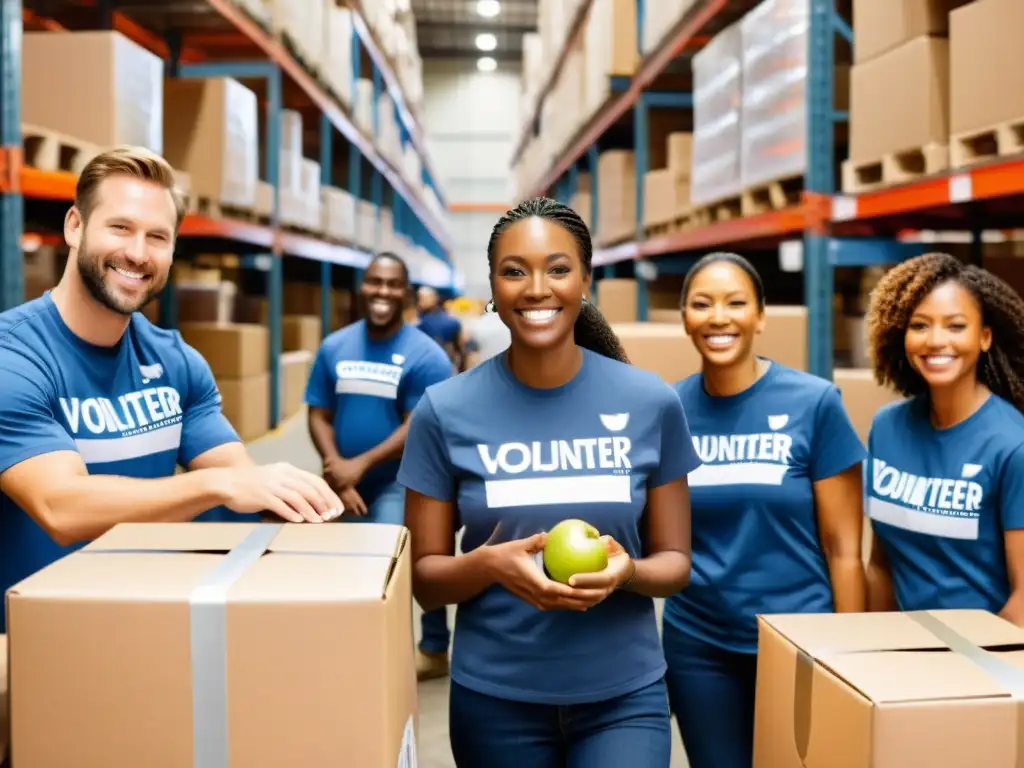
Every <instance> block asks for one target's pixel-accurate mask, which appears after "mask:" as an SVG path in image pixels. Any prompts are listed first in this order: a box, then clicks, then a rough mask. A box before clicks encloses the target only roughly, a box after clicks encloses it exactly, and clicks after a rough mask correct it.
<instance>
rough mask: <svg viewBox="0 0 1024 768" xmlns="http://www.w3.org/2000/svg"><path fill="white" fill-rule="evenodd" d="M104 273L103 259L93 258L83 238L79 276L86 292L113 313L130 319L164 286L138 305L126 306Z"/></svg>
mask: <svg viewBox="0 0 1024 768" xmlns="http://www.w3.org/2000/svg"><path fill="white" fill-rule="evenodd" d="M103 273H104V266H103V263H102V259H101V258H100V257H99V256H93V255H92V254H90V253H89V246H88V243H87V242H86V240H85V238H84V237H83V238H82V242H81V245H79V247H78V274H80V275H81V276H82V282H83V283H85V287H86V290H88V291H89V295H90V296H92V297H93V298H94V299H96V301H98V302H99V303H100V304H102V305H103V306H104V307H106V308H107V309H109V310H110V311H111V312H116V313H117V314H119V315H125V316H129V317H130V316H131V315H133V314H134V313H136V312H138V311H139V310H140V309H142V308H143V307H144V306H146V304H148V303H149V302H150V300H151V299H152V298H153V297H154V296H155V295H156V294H157V293H159V292H160V290H161V289H162V288H163V286H162V285H155V286H153V288H152V289H151V290H150V291H149V292H148V293H147V294H146V295H145V296H144V297H143V298H142V299H141V300H140V301H139V302H137V303H136V304H126V303H124V302H123V301H121V300H120V299H118V297H117V296H116V295H115V294H114V292H113V291H111V290H110V289H109V288H108V287H107V284H106V281H105V280H104V276H103Z"/></svg>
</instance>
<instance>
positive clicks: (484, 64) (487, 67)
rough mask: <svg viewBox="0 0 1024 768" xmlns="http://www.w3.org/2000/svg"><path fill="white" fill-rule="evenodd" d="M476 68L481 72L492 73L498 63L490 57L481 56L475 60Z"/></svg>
mask: <svg viewBox="0 0 1024 768" xmlns="http://www.w3.org/2000/svg"><path fill="white" fill-rule="evenodd" d="M476 68H477V69H479V70H480V71H481V72H493V71H494V70H496V69H497V68H498V62H496V61H495V60H494V58H493V57H491V56H481V57H480V58H479V59H477V60H476Z"/></svg>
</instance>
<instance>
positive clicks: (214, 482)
mask: <svg viewBox="0 0 1024 768" xmlns="http://www.w3.org/2000/svg"><path fill="white" fill-rule="evenodd" d="M182 217H183V206H182V202H181V198H180V195H179V194H178V193H177V190H176V189H175V186H174V177H173V171H172V170H171V167H170V166H169V165H168V164H167V162H166V161H165V160H164V159H163V158H161V157H159V156H157V155H154V154H152V153H151V152H149V151H147V150H144V149H138V148H133V147H122V148H117V149H114V150H111V151H109V152H106V153H103V154H101V155H99V156H97V157H96V158H95V159H94V160H92V161H91V162H90V163H89V165H88V166H87V167H86V168H85V169H84V170H83V172H82V175H81V177H80V178H79V181H78V185H77V188H76V194H75V202H74V205H73V206H72V207H71V209H70V210H69V211H68V213H67V215H66V217H65V220H64V237H65V239H66V241H67V244H68V246H69V249H70V252H69V256H68V262H67V267H66V268H65V271H64V275H63V277H62V279H61V281H60V283H59V284H58V285H57V286H56V287H55V288H54V289H53V290H52V291H47V292H46V293H45V294H44V295H43V296H41V297H40V298H38V299H35V300H33V301H29V302H27V303H25V304H22V305H21V306H18V307H16V308H14V309H11V310H8V311H6V312H3V313H0V372H2V373H0V381H2V385H0V590H2V591H4V592H6V590H7V589H8V588H9V587H11V586H12V585H13V584H15V583H17V582H18V581H20V580H21V579H23V578H25V577H27V576H29V575H31V574H32V573H33V572H35V571H37V570H39V569H40V568H43V567H44V566H46V565H48V564H50V563H51V562H53V561H54V560H56V559H58V558H59V557H61V556H63V555H64V554H66V553H68V552H70V551H73V550H74V549H76V548H78V547H79V546H81V545H82V544H83V543H85V542H87V541H89V540H91V539H93V538H95V537H97V536H99V535H100V534H102V533H104V532H105V531H106V530H108V529H109V528H111V527H113V526H114V525H116V524H118V523H123V522H186V521H191V520H193V519H195V518H196V517H197V516H199V515H201V514H202V513H204V512H206V511H208V510H211V509H213V508H216V507H222V508H226V509H229V510H232V511H233V512H238V513H257V512H271V513H274V514H275V515H277V516H278V517H281V518H283V519H285V520H288V521H292V522H303V521H309V522H321V521H323V520H325V519H332V518H333V517H337V516H338V515H339V514H340V513H341V511H342V509H343V506H342V503H341V500H340V499H339V498H338V496H337V494H336V493H335V492H334V491H332V490H331V489H330V487H329V486H328V485H327V483H325V482H324V481H323V479H322V478H320V477H318V476H316V475H313V474H311V473H308V472H303V471H301V470H299V469H296V468H295V467H292V466H290V465H288V464H274V465H271V466H263V467H257V466H256V465H255V463H254V462H253V461H252V459H251V458H250V457H249V455H248V453H247V452H246V449H245V447H244V445H243V444H242V442H241V440H240V439H239V437H238V434H237V433H236V432H235V430H234V429H233V428H232V427H231V425H230V424H229V423H228V421H227V420H226V419H225V417H224V416H223V414H222V413H221V407H220V394H219V392H218V390H217V385H216V382H215V381H214V378H213V374H212V372H211V370H210V366H209V365H208V364H207V362H206V361H205V360H204V359H203V358H202V357H201V356H200V355H199V353H198V352H196V351H195V350H194V349H192V348H191V347H189V346H188V345H187V344H186V343H185V342H184V341H183V340H182V338H181V336H180V334H178V333H177V332H175V331H169V330H164V329H161V328H158V327H156V326H154V325H153V324H151V323H150V322H149V321H148V320H147V319H146V318H145V317H144V316H143V315H141V314H140V313H139V312H138V310H139V309H141V308H142V307H143V306H144V305H145V304H146V303H147V302H148V301H149V300H150V299H151V298H152V297H153V296H155V295H156V294H157V293H159V292H160V291H161V290H162V289H163V287H164V286H165V285H166V283H167V279H168V274H169V272H170V268H171V262H172V261H173V256H174V245H175V239H176V236H177V232H178V228H179V226H180V224H181V220H182ZM179 465H180V466H182V467H184V468H185V469H186V470H188V471H187V472H184V473H181V474H176V469H177V467H178V466H179ZM4 623H5V620H4V613H3V612H2V611H0V632H3V631H4V629H5V627H4Z"/></svg>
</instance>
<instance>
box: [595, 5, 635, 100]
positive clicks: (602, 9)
mask: <svg viewBox="0 0 1024 768" xmlns="http://www.w3.org/2000/svg"><path fill="white" fill-rule="evenodd" d="M636 9H637V4H636V0H592V2H591V4H590V11H589V12H588V13H587V19H586V22H585V25H586V26H585V28H584V35H583V48H584V54H583V57H584V61H585V64H584V70H585V72H584V76H583V117H584V119H589V117H590V116H591V115H593V114H594V112H596V111H597V109H598V108H599V107H600V106H601V105H602V104H603V103H604V102H605V100H606V99H607V98H608V96H609V94H610V93H611V78H612V77H628V76H630V75H632V74H633V73H634V72H636V67H637V64H639V62H640V52H639V50H638V49H637V18H636Z"/></svg>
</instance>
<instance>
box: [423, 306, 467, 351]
mask: <svg viewBox="0 0 1024 768" xmlns="http://www.w3.org/2000/svg"><path fill="white" fill-rule="evenodd" d="M418 327H419V329H420V330H421V331H423V332H424V333H425V334H427V336H429V337H430V338H432V339H433V340H434V341H436V342H437V343H438V344H441V345H444V344H454V343H455V340H456V339H458V337H459V332H460V331H462V323H460V322H459V321H458V320H456V319H455V318H454V317H452V316H451V315H449V314H448V313H447V312H445V311H444V310H441V309H435V310H432V311H430V312H426V313H424V314H423V315H421V316H420V322H419V326H418Z"/></svg>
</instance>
